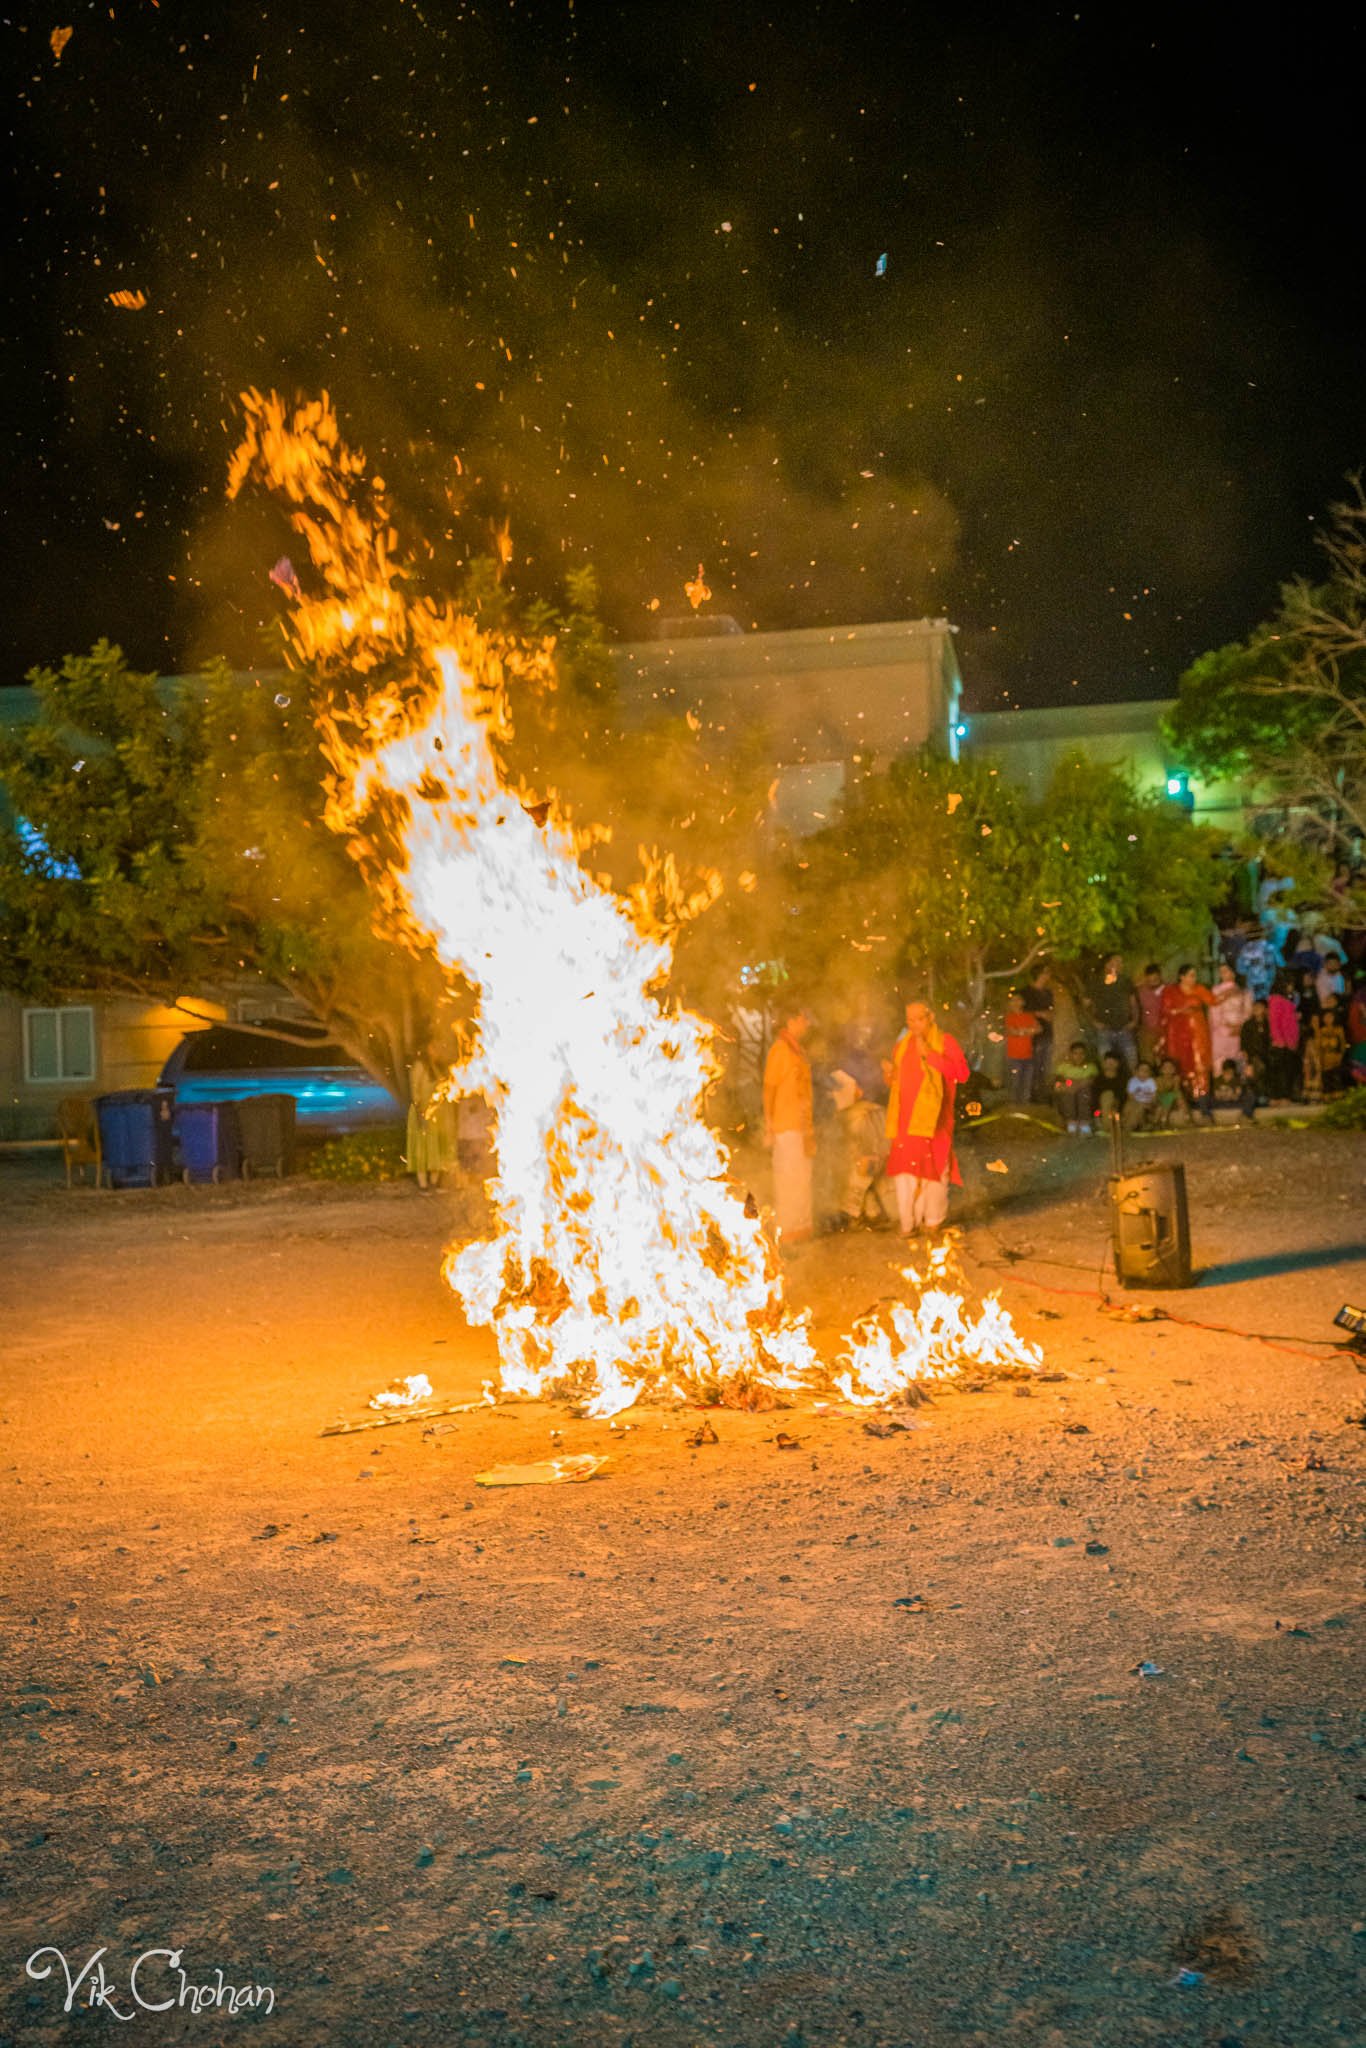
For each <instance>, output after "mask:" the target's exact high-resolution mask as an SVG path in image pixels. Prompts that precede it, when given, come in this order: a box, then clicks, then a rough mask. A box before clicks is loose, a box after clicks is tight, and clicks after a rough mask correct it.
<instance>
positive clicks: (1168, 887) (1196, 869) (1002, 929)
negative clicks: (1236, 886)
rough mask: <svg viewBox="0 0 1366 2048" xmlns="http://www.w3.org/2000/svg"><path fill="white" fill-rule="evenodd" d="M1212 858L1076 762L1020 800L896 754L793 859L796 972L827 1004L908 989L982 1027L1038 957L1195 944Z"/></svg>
mask: <svg viewBox="0 0 1366 2048" xmlns="http://www.w3.org/2000/svg"><path fill="white" fill-rule="evenodd" d="M1218 851H1219V843H1218V840H1217V838H1216V836H1215V835H1214V834H1212V833H1209V832H1207V831H1204V830H1203V829H1202V828H1200V827H1198V826H1192V825H1191V824H1190V822H1189V821H1188V820H1187V819H1186V818H1185V817H1184V816H1182V815H1181V814H1180V813H1179V812H1178V811H1176V810H1175V809H1174V808H1173V807H1172V806H1171V805H1168V804H1164V803H1162V802H1161V801H1160V800H1158V799H1154V798H1148V797H1144V796H1141V795H1139V794H1138V793H1136V791H1135V790H1134V788H1133V786H1132V784H1131V783H1130V782H1129V780H1128V778H1127V777H1126V776H1125V775H1124V774H1123V773H1122V772H1121V771H1120V770H1119V769H1116V768H1111V767H1104V766H1098V765H1097V764H1095V763H1094V762H1090V761H1087V760H1086V759H1084V758H1083V757H1082V756H1080V755H1076V756H1072V757H1069V758H1067V759H1065V760H1064V761H1062V762H1061V763H1060V764H1059V766H1058V768H1057V770H1056V772H1055V774H1054V776H1053V779H1052V782H1051V783H1050V785H1049V788H1048V790H1047V791H1046V793H1045V794H1044V795H1043V796H1042V797H1041V798H1039V799H1038V800H1037V801H1031V799H1030V798H1029V797H1028V796H1026V795H1025V794H1024V792H1022V791H1021V790H1020V789H1018V788H1016V787H1015V786H1014V785H1013V784H1011V783H1010V782H1009V781H1007V779H1006V778H1005V776H1004V775H1002V774H1001V773H1000V772H999V771H998V770H997V769H996V768H995V767H993V766H992V764H991V763H990V761H988V760H981V761H977V760H970V761H960V762H953V761H948V760H945V759H942V758H939V757H936V756H933V755H927V754H909V755H906V756H904V757H903V758H902V759H901V760H899V761H896V762H894V763H893V765H892V766H891V768H890V769H888V770H887V772H886V773H885V774H881V775H877V776H873V777H869V778H867V779H866V780H864V781H863V782H862V783H860V784H859V785H857V786H856V787H855V789H854V790H853V792H852V793H851V795H850V798H849V800H848V802H847V803H846V806H845V810H844V815H843V817H842V819H841V820H840V822H839V823H838V824H837V825H835V826H833V827H832V828H831V829H830V830H828V831H826V832H823V833H821V834H820V835H819V836H818V837H817V838H815V839H813V840H811V841H810V842H808V843H807V844H806V845H805V846H804V847H803V848H802V849H801V850H800V853H799V856H798V861H797V869H796V875H795V882H796V901H797V906H798V912H799V914H798V916H797V918H796V919H795V920H794V933H795V939H794V944H793V948H792V951H793V956H794V962H795V964H796V966H797V971H798V972H799V973H800V975H801V976H802V978H803V979H804V980H809V981H810V982H811V983H812V985H820V986H823V987H825V988H827V989H830V990H832V991H833V992H834V996H835V1000H836V1001H840V1000H849V999H850V998H851V997H852V996H853V994H854V992H855V991H856V990H858V989H859V988H860V987H861V986H862V987H867V986H868V985H870V984H881V985H882V986H885V985H886V984H887V983H888V982H889V981H891V980H893V979H898V980H905V979H914V980H916V981H918V982H920V983H922V984H923V985H924V986H925V988H926V989H927V991H928V992H929V993H930V994H931V995H932V996H933V997H934V998H935V999H936V1000H939V1001H942V1002H952V1003H958V1004H961V1005H962V1007H963V1008H964V1009H965V1011H967V1012H968V1013H969V1014H970V1015H972V1016H974V1017H980V1016H981V1015H982V1014H983V1012H984V1011H985V1010H986V1008H987V1006H988V1004H989V1002H990V1000H991V995H990V991H991V989H992V988H993V986H996V985H999V984H1009V983H1010V982H1012V981H1015V980H1017V979H1018V978H1019V977H1020V976H1022V975H1024V974H1026V973H1027V972H1028V971H1029V970H1030V968H1032V967H1033V966H1035V965H1036V964H1037V963H1038V962H1040V961H1041V960H1044V959H1050V960H1053V961H1055V962H1059V963H1062V964H1064V965H1066V964H1073V963H1075V964H1080V963H1082V962H1084V961H1086V960H1087V959H1088V958H1089V957H1093V956H1096V955H1099V954H1103V953H1106V952H1110V951H1118V952H1135V951H1140V950H1141V951H1144V952H1157V953H1162V952H1165V951H1167V950H1171V949H1174V948H1176V947H1178V946H1185V945H1191V946H1194V945H1195V944H1197V943H1198V941H1199V940H1200V939H1201V937H1202V936H1203V934H1204V931H1205V930H1206V929H1207V927H1208V924H1209V920H1210V915H1211V912H1212V908H1213V906H1214V904H1215V903H1216V902H1218V900H1219V899H1220V897H1221V896H1222V894H1223V893H1224V890H1225V887H1226V877H1225V875H1224V873H1223V872H1222V869H1221V867H1220V865H1219V864H1218V862H1217V858H1216V857H1217V854H1218Z"/></svg>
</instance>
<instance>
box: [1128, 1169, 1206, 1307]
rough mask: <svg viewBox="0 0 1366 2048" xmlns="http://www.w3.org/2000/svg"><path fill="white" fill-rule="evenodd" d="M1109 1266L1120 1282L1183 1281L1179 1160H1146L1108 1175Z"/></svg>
mask: <svg viewBox="0 0 1366 2048" xmlns="http://www.w3.org/2000/svg"><path fill="white" fill-rule="evenodd" d="M1110 1227H1111V1231H1112V1234H1113V1238H1114V1248H1115V1272H1116V1274H1117V1275H1118V1276H1119V1282H1120V1285H1121V1286H1122V1287H1189V1286H1190V1284H1191V1232H1190V1217H1189V1215H1188V1213H1187V1210H1186V1169H1185V1167H1184V1166H1146V1167H1144V1168H1143V1169H1142V1170H1141V1171H1140V1172H1138V1173H1122V1174H1113V1175H1112V1176H1111V1179H1110Z"/></svg>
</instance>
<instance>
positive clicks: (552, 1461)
mask: <svg viewBox="0 0 1366 2048" xmlns="http://www.w3.org/2000/svg"><path fill="white" fill-rule="evenodd" d="M606 1463H607V1460H606V1458H603V1457H598V1456H597V1455H596V1454H595V1453H594V1452H592V1451H583V1452H580V1453H579V1454H578V1455H577V1456H576V1457H570V1458H547V1459H545V1460H544V1462H543V1463H541V1464H539V1465H490V1467H489V1469H488V1471H487V1472H476V1473H475V1475H474V1483H475V1485H476V1486H571V1485H575V1484H577V1483H578V1482H579V1481H580V1480H583V1479H592V1478H594V1477H595V1476H596V1474H597V1473H599V1472H601V1470H602V1468H603V1466H604V1465H605V1464H606Z"/></svg>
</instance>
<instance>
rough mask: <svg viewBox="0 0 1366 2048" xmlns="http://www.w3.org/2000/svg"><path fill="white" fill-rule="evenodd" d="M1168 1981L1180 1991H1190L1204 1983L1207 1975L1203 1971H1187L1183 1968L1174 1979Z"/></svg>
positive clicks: (1170, 1978)
mask: <svg viewBox="0 0 1366 2048" xmlns="http://www.w3.org/2000/svg"><path fill="white" fill-rule="evenodd" d="M1167 1981H1168V1983H1169V1984H1171V1985H1173V1986H1174V1987H1175V1988H1176V1989H1177V1990H1178V1991H1190V1990H1193V1989H1194V1987H1195V1986H1196V1985H1197V1984H1203V1983H1204V1981H1205V1973H1204V1971H1203V1970H1187V1969H1185V1968H1182V1969H1180V1970H1178V1971H1177V1973H1176V1975H1175V1976H1174V1977H1169V1978H1168V1980H1167Z"/></svg>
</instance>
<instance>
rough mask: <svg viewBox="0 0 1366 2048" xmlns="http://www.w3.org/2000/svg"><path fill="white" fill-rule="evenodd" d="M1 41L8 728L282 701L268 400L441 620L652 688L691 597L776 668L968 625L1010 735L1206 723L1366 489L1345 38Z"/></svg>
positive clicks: (321, 20) (607, 19) (761, 33)
mask: <svg viewBox="0 0 1366 2048" xmlns="http://www.w3.org/2000/svg"><path fill="white" fill-rule="evenodd" d="M993 12H994V21H993V23H992V25H990V26H983V25H982V18H983V17H985V16H987V15H989V14H992V13H993ZM967 14H972V15H975V16H976V17H977V18H976V20H974V21H973V22H972V23H970V24H969V26H967V27H964V26H962V24H961V20H960V16H961V15H967ZM68 27H69V29H70V31H71V33H70V36H69V39H67V40H66V41H65V43H64V44H63V45H62V47H61V48H60V54H57V51H56V49H55V47H54V41H55V42H56V43H61V36H60V34H59V35H58V36H57V37H56V38H55V39H54V37H53V31H54V30H59V31H60V30H63V29H66V28H68ZM3 35H4V49H5V54H6V59H7V78H8V81H9V104H10V107H11V128H12V143H13V153H14V161H15V163H16V165H17V166H18V171H17V179H16V183H15V186H14V188H13V189H12V196H11V205H10V209H9V213H10V222H11V228H12V230H13V229H14V227H15V226H16V225H17V229H18V252H17V259H16V258H14V257H12V259H11V262H10V264H9V265H8V266H7V292H6V306H7V311H8V319H7V321H6V323H5V325H6V328H7V333H6V337H5V362H4V379H3V388H4V403H5V406H6V433H5V444H6V457H7V463H6V466H7V485H8V488H7V489H6V491H5V493H4V504H3V517H4V521H5V535H4V540H5V557H4V558H5V564H6V570H7V575H6V599H7V602H6V604H5V607H4V635H5V645H4V655H5V659H4V663H3V668H2V669H0V679H3V680H4V681H6V682H13V681H18V680H20V679H21V677H22V674H23V672H24V671H25V670H26V669H27V668H28V667H29V666H30V665H31V664H32V663H34V662H36V661H40V660H54V659H59V658H60V657H61V655H62V654H63V653H65V652H68V651H72V650H80V649H83V648H85V647H88V646H89V645H90V643H91V642H92V641H93V640H94V639H95V638H96V636H97V635H99V634H106V635H108V636H109V637H111V638H113V639H115V640H117V641H119V642H121V643H122V645H123V646H124V647H125V649H126V651H127V652H128V654H129V656H130V658H131V659H133V660H134V661H136V662H138V663H139V664H141V665H144V666H146V667H149V668H160V669H163V670H168V671H174V670H180V669H184V668H186V667H188V666H192V665H194V664H195V663H197V662H198V661H199V660H201V659H202V658H204V657H205V656H207V655H209V654H212V653H215V652H224V653H227V654H228V655H230V656H232V657H233V658H238V659H241V658H250V657H251V656H252V655H253V654H254V653H255V652H256V651H257V648H258V639H257V634H258V629H259V626H260V624H261V622H262V621H263V620H265V619H267V618H268V617H270V616H271V615H272V614H273V613H274V611H275V609H276V604H277V595H276V593H275V592H274V591H273V589H272V588H271V586H270V584H269V582H268V580H267V572H268V570H269V568H270V565H271V564H272V562H273V561H274V560H275V558H276V555H277V554H278V553H279V552H280V547H281V545H282V541H283V535H282V530H281V529H280V527H279V526H278V524H277V523H276V519H275V515H274V514H273V513H271V512H270V511H269V509H268V508H265V507H261V506H259V505H258V506H252V505H245V506H242V505H237V506H233V507H231V508H229V507H227V506H226V505H225V503H224V500H223V479H224V473H225V468H226V463H227V458H228V455H229V452H230V450H231V447H232V445H233V442H234V438H235V432H236V409H235V398H236V394H237V392H238V391H239V390H240V389H241V388H242V387H243V386H244V385H247V384H257V385H260V386H268V385H274V386H276V387H278V388H283V389H286V390H291V391H292V390H299V391H307V392H312V391H314V390H316V389H318V388H320V387H324V386H325V387H326V388H327V389H328V390H330V392H331V393H332V395H333V398H334V400H335V401H336V404H337V406H338V408H339V410H340V412H341V414H342V416H343V419H344V420H345V421H346V422H347V424H348V426H349V429H350V431H351V434H352V436H353V438H355V439H356V440H358V441H359V442H361V444H362V445H364V446H365V447H366V449H367V450H368V451H369V453H370V455H371V457H372V460H373V462H374V465H375V467H376V468H377V469H380V470H381V472H382V473H383V474H384V476H385V477H386V479H387V480H388V481H389V483H390V484H391V486H392V488H393V489H394V491H395V493H396V495H397V497H398V499H399V502H400V504H401V505H402V507H403V509H404V513H405V516H406V517H407V518H408V519H409V520H410V521H411V523H412V528H413V530H415V531H420V532H421V534H422V535H423V536H424V539H425V543H426V545H427V546H428V547H429V548H430V550H431V554H430V558H429V560H428V568H427V573H428V574H429V575H430V576H431V578H432V580H433V582H434V583H439V582H440V581H441V580H442V579H443V577H445V576H447V575H448V573H449V571H450V568H451V565H452V563H453V562H455V561H456V560H458V559H459V558H460V556H461V555H462V554H463V553H465V552H469V551H473V550H477V549H483V548H487V547H488V546H489V544H490V538H491V535H492V534H493V532H494V531H495V530H496V529H497V528H498V527H499V526H500V525H501V523H502V522H503V521H507V522H508V523H509V530H510V534H511V541H512V547H513V561H512V565H511V575H512V577H513V579H514V581H515V584H516V587H517V588H518V589H519V591H522V592H524V593H526V594H533V593H535V592H537V591H541V590H549V589H553V587H554V585H555V583H556V580H557V579H558V577H559V576H560V575H561V573H562V571H563V569H564V567H565V566H567V565H573V564H577V563H581V562H583V561H585V560H591V561H593V562H594V563H595V564H596V566H597V568H598V570H599V572H600V575H601V579H602V585H603V593H604V606H605V610H606V613H607V617H608V620H609V623H610V625H611V627H612V629H613V631H614V632H616V633H618V634H621V635H622V636H624V637H648V636H649V634H650V633H651V631H652V628H653V625H654V622H655V620H656V619H657V618H658V617H659V616H661V615H663V616H667V615H669V614H676V613H679V612H683V611H685V610H686V609H687V601H686V599H685V597H684V593H683V586H684V584H685V582H686V581H687V580H688V579H689V578H690V577H692V576H693V575H694V574H695V572H696V570H697V566H698V564H699V562H701V563H704V564H705V566H706V575H707V581H708V583H709V584H710V586H711V589H712V591H713V593H714V597H713V608H715V609H719V610H724V611H727V612H730V613H733V614H734V615H735V617H737V618H738V619H739V620H740V622H741V623H742V624H743V625H744V626H745V627H746V628H750V627H753V626H757V627H760V628H774V627H784V626H803V625H819V624H827V623H851V622H856V621H862V620H872V619H881V618H895V617H903V616H908V615H912V616H919V615H921V614H923V613H926V612H931V613H947V614H948V616H949V617H951V618H952V619H954V620H955V621H956V622H957V623H958V624H959V625H960V627H961V639H960V655H961V659H962V665H963V668H964V673H965V676H966V679H967V683H968V689H969V702H970V703H975V704H977V705H979V706H981V707H983V708H986V707H988V706H993V705H1000V704H1001V703H1003V702H1007V701H1009V702H1015V703H1022V704H1029V703H1052V702H1059V701H1064V700H1066V699H1067V698H1068V697H1069V696H1075V697H1077V698H1080V699H1092V698H1094V699H1112V698H1122V697H1126V696H1152V695H1158V694H1163V693H1165V692H1167V691H1169V690H1170V689H1172V687H1173V686H1174V682H1175V678H1176V676H1177V675H1178V674H1179V672H1180V670H1181V669H1182V667H1183V666H1184V665H1185V664H1186V663H1187V662H1188V661H1189V660H1190V659H1191V658H1192V657H1193V656H1194V655H1195V654H1197V653H1199V652H1200V651H1202V650H1203V649H1204V648H1206V647H1208V646H1211V645H1216V644H1219V643H1220V642H1222V641H1224V640H1227V639H1230V638H1233V637H1236V636H1238V635H1240V634H1241V633H1242V632H1245V631H1246V630H1247V628H1248V626H1249V625H1251V624H1252V623H1253V622H1254V621H1255V620H1256V618H1257V617H1258V616H1259V615H1261V614H1262V613H1263V612H1264V611H1265V610H1266V608H1267V607H1268V606H1269V605H1270V604H1271V602H1272V601H1273V600H1274V596H1275V591H1276V587H1277V585H1278V583H1279V582H1280V581H1281V580H1282V579H1283V578H1284V577H1286V576H1288V575H1290V574H1292V573H1295V572H1301V571H1304V572H1309V571H1312V569H1313V567H1314V562H1315V548H1314V544H1313V536H1314V533H1315V530H1316V520H1318V519H1320V518H1321V516H1322V514H1323V512H1324V510H1325V508H1326V506H1327V504H1328V503H1329V501H1330V500H1331V499H1332V498H1333V496H1334V495H1335V493H1336V492H1337V490H1338V487H1339V485H1340V483H1341V480H1342V477H1343V474H1344V472H1346V471H1347V470H1349V469H1351V468H1353V467H1354V466H1357V465H1360V464H1362V463H1363V462H1366V377H1364V376H1363V368H1364V367H1366V366H1364V365H1363V351H1362V347H1361V343H1360V334H1359V319H1358V309H1357V297H1358V289H1359V271H1360V238H1359V206H1358V201H1357V187H1358V180H1359V168H1358V165H1357V162H1356V156H1357V151H1358V147H1359V144H1358V139H1357V138H1358V132H1359V121H1358V105H1357V100H1358V94H1359V85H1360V78H1361V76H1362V58H1363V42H1366V37H1363V34H1362V31H1361V30H1360V28H1357V29H1354V30H1344V29H1343V28H1341V27H1340V26H1339V27H1332V26H1330V24H1329V18H1328V17H1323V18H1320V20H1319V21H1318V24H1317V26H1315V27H1313V29H1312V33H1311V32H1310V29H1309V26H1308V18H1307V17H1306V16H1305V15H1304V13H1303V12H1302V11H1300V10H1296V11H1294V12H1292V11H1290V10H1288V9H1287V10H1283V11H1280V12H1279V13H1275V12H1273V13H1272V14H1271V15H1269V16H1268V15H1266V14H1262V15H1259V16H1255V17H1254V15H1253V14H1252V13H1251V11H1247V12H1243V11H1238V12H1233V11H1229V10H1222V9H1220V10H1212V9H1211V10H1206V9H1198V8H1188V9H1186V10H1185V11H1184V13H1183V14H1181V15H1168V14H1166V13H1159V12H1144V11H1143V10H1135V11H1132V12H1131V11H1125V12H1123V13H1122V14H1120V13H1117V12H1116V11H1113V10H1110V9H1099V8H1087V7H1083V8H1082V9H1081V10H1080V11H1079V12H1074V11H1073V10H1072V9H1071V8H1063V9H1057V10H1055V9H1045V8H1021V9H1017V10H1010V9H1000V10H994V11H993V10H984V9H983V10H968V9H958V8H954V9H952V10H948V9H939V8H929V7H916V6H900V7H893V8H890V9H888V8H884V7H882V6H875V5H852V4H836V0H826V4H821V5H817V4H805V5H803V4H791V5H787V6H785V7H784V8H782V9H768V8H761V7H758V6H745V5H743V4H735V5H732V6H722V5H706V4H704V5H697V4H687V5H683V4H680V5H678V6H676V7H672V8H669V9H665V8H662V7H659V6H656V5H654V4H638V5H631V6H627V7H612V6H607V5H596V4H589V0H578V4H577V5H570V4H568V0H527V4H521V5H514V6H509V5H506V4H503V5H493V4H488V5H484V4H479V5H474V6H467V7H462V6H456V5H453V4H442V0H423V5H421V6H418V5H414V4H405V0H363V4H362V0H329V4H326V5H320V4H310V0H300V4H298V5H296V6H295V7H293V8H287V7H278V6H274V5H272V6H270V7H263V6H261V5H260V4H259V0H215V4H214V5H213V6H208V5H199V4H188V0H185V4H182V0H161V4H160V5H158V4H157V0H99V4H98V5H94V4H86V0H80V4H73V0H53V4H52V5H51V6H50V7H48V8H45V9H41V10H40V9H35V8H33V7H31V6H29V7H25V8H23V9H22V10H20V13H19V16H18V17H11V18H10V19H9V20H8V21H6V22H5V23H4V24H3ZM119 292H123V293H130V294H133V295H134V297H135V298H136V299H138V300H139V301H140V300H142V299H145V303H138V304H136V305H135V306H133V307H129V306H120V305H118V304H116V303H114V302H113V299H112V297H111V295H112V294H114V293H119Z"/></svg>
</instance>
